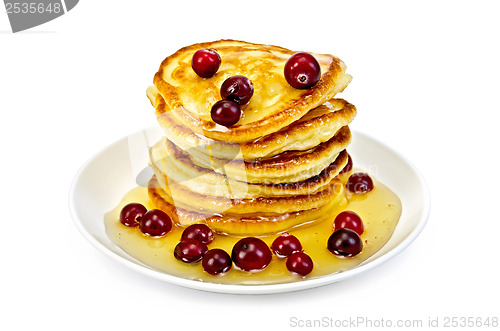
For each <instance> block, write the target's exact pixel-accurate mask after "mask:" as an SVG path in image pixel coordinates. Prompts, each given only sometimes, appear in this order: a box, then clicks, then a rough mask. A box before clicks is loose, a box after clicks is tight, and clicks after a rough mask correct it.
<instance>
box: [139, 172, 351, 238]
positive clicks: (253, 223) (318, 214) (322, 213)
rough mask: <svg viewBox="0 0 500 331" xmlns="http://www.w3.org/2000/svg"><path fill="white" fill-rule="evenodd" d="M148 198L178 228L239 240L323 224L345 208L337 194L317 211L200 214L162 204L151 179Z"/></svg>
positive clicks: (161, 191) (160, 189) (316, 209)
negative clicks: (196, 226) (197, 226)
mask: <svg viewBox="0 0 500 331" xmlns="http://www.w3.org/2000/svg"><path fill="white" fill-rule="evenodd" d="M148 194H149V198H150V200H151V202H152V204H153V205H154V206H155V208H158V209H161V210H163V211H164V212H166V213H167V214H168V215H169V216H170V217H171V218H172V220H174V221H175V222H176V223H178V224H181V225H188V224H193V223H205V224H207V225H208V226H209V227H210V228H211V229H212V230H213V231H216V232H218V233H222V234H231V235H240V236H252V235H263V234H268V233H280V232H283V231H287V230H289V229H291V228H293V227H297V226H307V225H309V224H312V223H314V222H319V221H323V220H324V219H325V217H331V215H334V214H335V213H336V212H335V210H340V209H341V208H343V207H344V206H345V205H346V204H347V199H346V198H345V196H344V194H338V195H336V196H335V198H334V199H332V200H330V201H329V202H328V203H327V204H325V205H323V206H321V207H320V208H314V209H310V210H301V211H297V212H287V213H283V214H272V213H259V214H246V215H234V214H231V213H223V214H203V213H198V212H195V211H191V210H187V209H183V208H180V207H177V206H174V205H173V204H171V203H169V202H168V201H166V200H165V199H164V198H163V197H164V196H165V191H164V190H163V189H162V188H160V187H159V184H158V182H157V181H156V178H155V177H154V176H153V178H152V179H151V181H150V183H149V187H148Z"/></svg>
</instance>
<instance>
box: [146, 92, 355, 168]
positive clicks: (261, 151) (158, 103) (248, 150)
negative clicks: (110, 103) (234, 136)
mask: <svg viewBox="0 0 500 331" xmlns="http://www.w3.org/2000/svg"><path fill="white" fill-rule="evenodd" d="M148 97H149V98H150V100H151V103H152V104H153V105H154V106H155V107H156V108H157V109H158V110H157V111H158V112H160V113H162V115H161V119H162V121H163V128H164V129H165V135H166V137H167V138H168V139H169V140H170V141H172V142H173V143H174V144H176V145H177V146H179V147H180V148H182V149H186V150H187V149H189V150H190V154H191V155H193V156H195V154H194V153H196V152H198V153H200V154H206V155H208V154H210V155H212V156H213V157H216V158H221V159H233V158H235V157H241V158H243V159H245V160H247V161H248V160H252V159H258V158H267V157H271V156H274V155H276V154H279V153H282V152H284V151H286V150H297V151H302V150H307V149H311V148H313V147H315V146H316V145H318V144H320V143H322V142H325V141H327V140H329V139H330V138H332V137H333V136H334V135H335V133H336V132H337V131H338V130H339V129H340V128H341V127H343V126H345V125H348V124H349V123H351V121H352V120H353V119H354V116H355V115H356V108H355V107H354V106H353V105H351V104H350V103H348V102H347V101H345V100H342V99H331V100H329V101H328V102H326V103H325V104H323V105H320V106H318V107H316V108H315V109H312V110H311V111H309V112H308V113H307V114H305V115H304V116H302V117H301V118H300V119H299V120H297V121H295V122H293V123H292V124H290V125H288V126H286V127H284V128H282V129H281V130H279V131H276V132H273V133H271V134H269V135H267V136H264V137H260V138H258V139H256V140H254V141H249V142H245V143H234V142H229V141H217V140H213V139H210V138H207V137H205V136H202V135H200V134H197V133H195V132H194V131H191V130H190V129H189V128H188V127H186V126H185V125H183V124H182V123H180V121H179V120H177V119H176V117H175V116H173V114H172V112H170V111H165V100H163V98H162V96H161V95H159V94H158V91H157V90H156V88H155V87H150V88H148Z"/></svg>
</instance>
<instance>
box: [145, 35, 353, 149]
mask: <svg viewBox="0 0 500 331" xmlns="http://www.w3.org/2000/svg"><path fill="white" fill-rule="evenodd" d="M202 48H213V49H215V50H216V51H217V52H218V53H219V55H220V56H221V60H222V62H221V66H220V68H219V70H218V72H217V73H216V74H215V75H214V76H213V77H210V78H201V77H199V76H198V75H197V74H196V73H195V72H194V71H193V69H192V67H191V58H192V56H193V54H194V52H196V51H197V50H199V49H202ZM294 53H295V52H293V51H290V50H288V49H285V48H282V47H277V46H271V45H259V44H252V43H247V42H242V41H234V40H220V41H215V42H208V43H200V44H194V45H191V46H187V47H184V48H182V49H180V50H178V51H177V52H175V53H174V54H172V55H171V56H169V57H167V58H166V59H165V60H164V61H163V62H162V64H161V66H160V68H159V70H158V72H157V73H156V75H155V77H154V84H155V86H156V88H157V89H158V91H159V93H160V94H161V96H162V97H163V99H164V100H165V107H164V108H157V110H156V114H157V117H158V120H159V122H160V124H161V125H162V126H163V125H164V124H163V123H162V114H163V113H165V112H168V111H171V114H172V115H173V116H175V118H176V119H177V120H178V121H179V122H180V123H182V124H184V125H185V126H187V127H188V128H189V129H191V130H192V131H194V132H196V133H198V134H201V135H203V136H206V137H208V138H211V139H214V140H223V141H230V142H238V143H239V142H248V141H252V140H255V139H257V138H260V137H262V136H266V135H268V134H271V133H273V132H276V131H278V130H280V129H282V128H284V127H285V126H287V125H290V124H291V123H292V122H295V121H296V120H298V119H299V118H301V117H302V116H304V115H305V114H306V113H307V112H308V111H309V110H311V109H313V108H315V107H317V106H319V105H321V104H323V103H325V102H327V101H328V100H330V99H331V98H333V96H334V95H335V94H337V93H339V92H341V91H342V90H343V89H344V88H345V87H346V86H347V84H349V82H350V81H351V76H349V75H348V74H346V73H345V69H346V67H345V65H344V63H343V62H342V61H341V60H340V59H338V58H336V57H334V56H332V55H324V54H314V53H311V54H312V55H313V56H314V57H315V58H316V59H317V60H318V62H319V63H320V66H321V74H322V75H321V79H320V80H319V82H318V83H317V84H316V85H314V86H313V87H312V88H310V89H306V90H299V89H295V88H293V87H291V86H290V85H289V84H288V83H287V81H286V80H285V77H284V74H283V72H284V66H285V63H286V61H287V60H288V58H290V56H292V55H293V54H294ZM234 75H244V76H246V77H248V78H249V79H250V80H251V81H252V83H253V86H254V94H253V96H252V98H251V99H250V102H249V103H248V104H247V105H244V106H242V111H243V115H242V118H241V119H240V121H239V122H238V123H237V124H235V125H233V126H231V127H227V128H226V127H224V126H221V125H218V124H216V123H215V122H213V121H212V119H211V116H210V110H211V107H212V105H213V104H215V103H216V102H217V101H219V100H221V96H220V86H221V85H222V83H223V82H224V81H225V80H226V79H227V78H229V77H231V76H234Z"/></svg>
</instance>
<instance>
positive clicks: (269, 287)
mask: <svg viewBox="0 0 500 331" xmlns="http://www.w3.org/2000/svg"><path fill="white" fill-rule="evenodd" d="M152 130H158V128H157V127H150V128H146V129H143V130H139V131H137V132H135V133H132V134H129V135H127V136H124V137H122V138H120V139H118V140H116V141H115V142H113V143H111V144H109V145H107V146H106V147H104V148H102V149H101V150H99V151H98V152H97V153H95V154H94V155H93V156H92V157H90V158H89V159H88V160H87V161H86V162H85V163H84V164H83V165H82V166H81V167H80V168H79V170H78V171H77V172H76V174H75V176H74V178H73V180H72V182H71V186H70V189H69V195H68V207H69V211H70V214H71V218H72V219H73V223H74V224H75V226H76V228H77V229H78V230H79V232H80V233H81V234H82V235H83V237H84V238H85V239H86V240H87V241H88V242H89V243H90V244H91V245H92V246H94V248H96V249H97V250H98V251H100V252H101V253H103V254H104V255H106V256H108V257H110V258H111V259H113V260H115V261H117V262H119V263H120V264H122V265H124V266H126V267H128V268H129V269H132V270H134V271H136V272H139V273H141V274H143V275H146V276H149V277H152V278H155V279H158V280H161V281H165V282H167V283H171V284H174V285H178V286H182V287H187V288H191V289H196V290H201V291H208V292H215V293H228V294H272V293H283V292H293V291H299V290H305V289H310V288H315V287H319V286H324V285H329V284H334V283H337V282H340V281H342V280H344V279H347V278H351V277H354V276H356V275H358V274H361V273H363V272H365V271H367V270H370V269H373V268H376V267H377V266H380V265H382V264H384V263H385V262H387V261H388V260H390V259H392V258H393V257H395V256H396V255H398V254H399V253H401V252H402V251H404V250H405V249H406V248H407V247H408V246H409V245H410V244H411V243H412V242H413V241H414V240H415V239H416V238H417V237H418V236H419V235H420V233H421V232H422V231H423V229H424V228H425V226H426V224H427V221H428V219H429V214H430V208H431V199H430V192H429V188H428V185H427V183H426V181H425V179H424V177H423V175H422V174H421V172H420V171H419V170H418V169H417V168H416V167H415V166H414V164H413V163H412V162H411V161H410V160H408V159H407V158H406V157H405V156H403V155H402V154H401V153H399V152H398V151H396V150H395V149H394V148H392V147H390V146H388V145H386V144H385V143H383V142H381V141H380V140H378V139H376V138H373V137H372V136H370V135H368V134H366V133H362V132H358V131H355V130H353V131H352V133H353V138H354V137H356V136H359V137H362V138H364V139H368V140H370V141H372V142H374V143H376V144H377V145H379V146H381V147H383V148H385V149H387V150H388V151H389V152H391V153H393V154H394V155H396V156H397V157H399V158H400V159H401V160H402V161H404V162H405V163H406V164H407V165H408V166H409V168H410V169H411V170H412V171H413V172H414V173H415V175H416V178H417V179H418V182H419V183H420V184H421V189H422V194H423V196H422V197H423V205H422V206H421V210H422V212H421V216H420V218H419V220H418V222H417V223H416V226H415V228H414V229H413V230H412V231H411V232H410V233H409V235H408V236H407V237H406V238H404V239H403V240H402V241H401V242H400V243H399V244H397V245H396V246H395V247H394V248H392V249H391V250H389V251H388V252H386V253H384V254H383V255H381V256H379V257H377V258H375V259H373V260H371V261H369V262H367V263H364V264H361V265H358V266H356V267H354V268H353V269H349V270H346V271H343V272H339V273H335V274H330V275H325V276H321V277H317V278H311V279H305V280H303V281H297V282H290V283H279V284H264V285H242V284H220V283H212V282H203V281H197V280H191V279H187V278H182V277H178V276H174V275H171V274H168V273H165V272H162V271H159V270H156V269H154V268H152V267H149V266H147V265H145V264H143V263H142V262H140V261H138V260H136V259H135V258H133V257H131V256H129V257H130V258H131V259H133V260H135V261H137V262H135V261H131V260H129V259H127V258H125V257H123V256H121V255H119V254H117V253H116V252H114V251H113V250H111V249H110V248H108V247H107V246H106V245H104V244H103V243H101V242H100V241H99V240H97V238H95V237H94V236H93V235H92V234H91V233H90V232H89V231H88V230H87V228H86V227H85V225H84V222H83V221H82V219H81V217H80V215H79V214H78V212H77V208H76V205H77V201H76V199H75V197H76V192H77V189H78V181H79V179H80V177H81V175H82V173H83V172H84V171H85V169H86V168H87V167H88V166H89V165H90V164H92V162H93V161H94V160H96V159H97V158H98V157H99V156H101V155H102V154H103V153H105V151H107V150H112V149H113V147H116V146H117V145H119V144H120V143H122V141H123V140H124V139H127V138H128V137H130V136H132V135H133V134H137V133H140V132H149V131H152ZM353 140H354V139H353ZM106 237H107V236H106ZM108 239H109V238H108ZM109 240H110V239H109ZM113 245H114V244H113ZM115 246H116V245H115ZM116 248H117V249H119V250H121V248H119V247H118V246H116ZM122 252H123V253H124V254H126V255H128V254H127V253H126V252H125V251H122Z"/></svg>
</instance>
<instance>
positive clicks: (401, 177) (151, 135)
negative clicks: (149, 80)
mask: <svg viewBox="0 0 500 331" xmlns="http://www.w3.org/2000/svg"><path fill="white" fill-rule="evenodd" d="M161 133H162V132H161V129H159V128H150V129H147V130H143V131H140V132H137V133H135V134H132V135H130V136H128V137H125V138H123V139H121V140H119V141H117V142H116V143H114V144H112V145H111V146H108V147H107V148H105V149H104V150H102V151H101V152H100V153H98V154H97V155H95V156H94V157H93V158H92V159H90V160H89V161H88V162H87V163H86V164H85V165H83V167H82V168H81V169H80V170H79V171H78V174H77V175H76V178H75V180H74V182H73V184H72V186H71V190H70V196H69V203H70V210H71V214H72V216H73V219H74V221H75V223H76V225H77V227H78V229H79V230H80V232H81V233H82V234H83V236H84V237H85V238H87V240H88V241H89V242H90V243H91V244H92V245H94V246H95V247H96V248H97V249H99V250H100V251H101V252H103V253H104V254H106V255H107V256H109V257H111V258H112V259H114V260H116V261H118V262H120V263H122V264H123V265H125V266H127V267H129V268H131V269H133V270H136V271H138V272H141V273H143V274H145V275H148V276H151V277H154V278H157V279H160V280H163V281H166V282H169V283H172V284H177V285H180V286H185V287H190V288H194V289H198V290H205V291H211V292H221V293H239V294H263V293H279V292H289V291H297V290H303V289H307V288H313V287H317V286H321V285H326V284H331V283H335V282H338V281H341V280H343V279H346V278H349V277H352V276H354V275H357V274H360V273H362V272H365V271H368V270H370V269H372V268H374V267H376V266H378V265H380V264H382V263H384V262H385V261H387V260H388V259H390V258H392V257H394V256H395V255H396V254H398V253H400V252H401V251H402V250H403V249H405V248H406V247H407V246H408V245H409V244H410V243H411V242H412V241H413V240H414V239H415V238H416V237H417V236H418V235H419V234H420V232H421V231H422V229H423V228H424V226H425V223H426V221H427V218H428V215H429V210H430V198H429V193H428V190H427V186H426V184H425V182H424V180H423V178H422V176H421V175H420V174H419V172H418V171H417V170H416V169H415V167H413V166H412V165H411V164H410V163H409V162H408V161H407V160H406V159H405V158H404V157H402V156H401V155H400V154H398V153H397V152H395V151H393V150H392V149H390V148H389V147H387V146H385V145H384V144H382V143H380V142H378V141H376V140H374V139H373V138H370V137H368V136H366V135H364V134H361V133H357V132H355V133H353V139H352V143H351V145H350V146H349V153H350V154H351V155H352V157H353V159H355V160H356V167H359V168H361V169H364V170H367V171H368V172H370V173H372V174H375V176H376V177H377V178H378V179H379V180H380V181H381V182H382V183H384V184H385V185H387V186H388V187H389V188H391V189H392V190H393V191H394V192H395V193H396V194H397V195H398V196H399V198H400V199H401V202H402V207H403V211H402V215H401V219H400V221H399V223H398V225H397V227H396V229H395V232H394V234H393V236H392V237H391V239H390V240H389V241H388V242H387V244H386V245H385V246H384V247H383V248H382V249H381V250H380V251H379V252H377V253H376V254H375V255H373V256H372V257H370V258H369V259H368V260H366V261H364V262H363V263H362V264H360V265H359V266H357V267H356V268H354V269H351V270H348V271H345V272H341V273H337V274H332V275H328V276H323V277H319V278H313V279H307V280H304V281H300V282H293V283H283V284H272V285H224V284H215V283H208V282H200V281H195V280H189V279H184V278H180V277H176V276H173V275H170V274H167V273H165V272H162V271H158V270H155V269H153V268H151V267H149V266H146V265H145V264H143V263H141V262H140V261H138V260H136V259H134V258H133V257H131V256H129V255H128V254H127V253H125V252H124V251H122V250H121V249H120V248H119V247H117V246H116V245H115V244H114V243H113V242H111V240H110V239H109V238H108V237H107V235H106V232H105V228H104V214H105V213H106V212H108V211H110V210H111V209H113V208H114V207H115V206H116V205H118V203H119V202H120V200H121V198H122V197H123V195H124V194H125V193H126V192H127V191H129V190H130V189H132V188H133V187H135V186H136V185H137V179H136V178H137V176H138V175H139V174H140V173H141V171H143V170H144V168H145V167H146V165H147V164H148V152H147V149H148V146H151V145H152V144H154V143H155V142H156V141H157V140H158V139H159V137H160V135H161ZM139 177H140V176H139ZM146 180H147V178H146Z"/></svg>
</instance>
